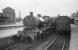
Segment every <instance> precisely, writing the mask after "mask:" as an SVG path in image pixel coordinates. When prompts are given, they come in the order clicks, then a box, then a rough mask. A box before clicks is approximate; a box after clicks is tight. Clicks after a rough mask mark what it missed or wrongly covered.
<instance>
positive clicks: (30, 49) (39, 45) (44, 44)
mask: <svg viewBox="0 0 78 50" xmlns="http://www.w3.org/2000/svg"><path fill="white" fill-rule="evenodd" d="M69 45H70V37H66V36H61V35H58V34H52V35H51V36H50V37H48V38H45V39H42V40H39V41H36V42H33V43H29V42H22V41H20V42H18V43H15V44H12V45H11V46H8V47H6V48H5V49H3V50H69Z"/></svg>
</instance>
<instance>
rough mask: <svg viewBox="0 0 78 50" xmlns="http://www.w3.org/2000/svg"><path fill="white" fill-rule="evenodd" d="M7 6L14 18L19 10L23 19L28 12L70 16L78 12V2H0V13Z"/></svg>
mask: <svg viewBox="0 0 78 50" xmlns="http://www.w3.org/2000/svg"><path fill="white" fill-rule="evenodd" d="M7 6H10V7H12V8H13V9H15V12H16V16H18V13H19V10H20V11H21V17H25V15H28V14H29V12H30V11H33V12H34V14H35V15H36V14H37V13H40V14H42V15H49V16H56V15H57V14H61V15H71V14H72V13H73V12H76V11H77V10H78V0H0V12H1V11H2V9H3V8H5V7H7Z"/></svg>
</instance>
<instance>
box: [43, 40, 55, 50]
mask: <svg viewBox="0 0 78 50" xmlns="http://www.w3.org/2000/svg"><path fill="white" fill-rule="evenodd" d="M55 41H56V39H54V40H53V41H52V42H51V43H50V44H49V45H48V46H47V47H46V48H45V49H44V50H48V48H49V47H50V46H51V45H52V44H53V43H54V42H55Z"/></svg>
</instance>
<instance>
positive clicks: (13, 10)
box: [3, 7, 14, 11]
mask: <svg viewBox="0 0 78 50" xmlns="http://www.w3.org/2000/svg"><path fill="white" fill-rule="evenodd" d="M6 9H9V10H13V11H14V9H13V8H11V7H6V8H4V9H3V10H6Z"/></svg>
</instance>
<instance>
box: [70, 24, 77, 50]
mask: <svg viewBox="0 0 78 50" xmlns="http://www.w3.org/2000/svg"><path fill="white" fill-rule="evenodd" d="M69 50H78V25H74V24H72V25H71V39H70V47H69Z"/></svg>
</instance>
